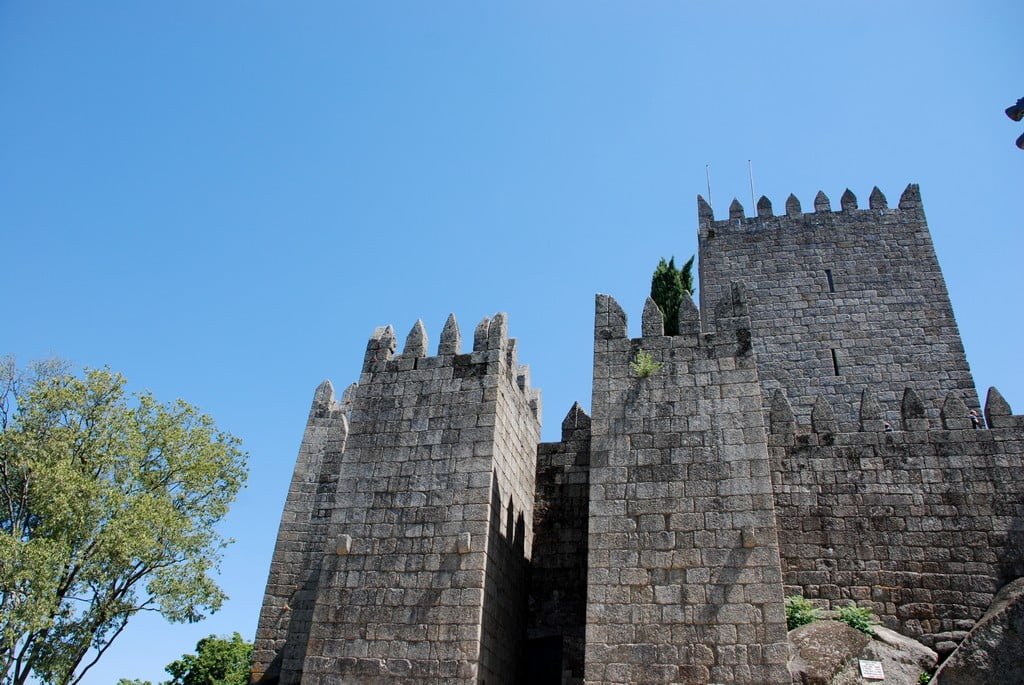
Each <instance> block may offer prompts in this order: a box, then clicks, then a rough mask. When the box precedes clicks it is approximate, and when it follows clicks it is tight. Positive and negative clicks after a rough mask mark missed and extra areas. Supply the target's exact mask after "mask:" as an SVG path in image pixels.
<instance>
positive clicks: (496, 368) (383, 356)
mask: <svg viewBox="0 0 1024 685" xmlns="http://www.w3.org/2000/svg"><path fill="white" fill-rule="evenodd" d="M461 345H462V334H461V333H460V331H459V323H458V321H457V320H456V318H455V314H449V315H448V318H447V320H446V321H445V324H444V328H443V329H442V331H441V338H440V340H439V342H438V345H437V354H436V355H434V356H428V348H429V337H428V334H427V329H426V326H425V325H424V324H423V320H422V319H417V320H416V323H415V324H413V327H412V328H411V329H410V331H409V334H408V335H407V336H406V339H405V345H404V346H403V348H402V351H401V352H400V353H399V354H395V351H396V349H397V347H398V344H397V338H396V336H395V330H394V328H393V327H392V326H391V324H388V325H386V326H379V327H378V328H377V329H375V330H374V332H373V335H372V336H370V340H369V341H368V342H367V344H366V354H365V356H364V358H363V379H362V382H364V383H372V382H374V381H375V379H378V376H379V375H380V374H393V373H402V372H412V371H428V370H429V371H430V372H432V373H433V372H434V371H435V370H438V369H446V368H448V369H451V370H452V375H451V376H450V377H454V378H464V377H467V376H474V377H482V376H487V375H494V374H504V375H505V376H506V377H507V378H508V379H509V380H510V381H511V383H512V384H513V385H514V386H516V387H518V388H519V390H520V391H521V392H522V393H523V395H524V396H525V397H526V399H527V401H528V402H529V403H530V407H531V409H532V410H533V412H534V415H535V416H539V412H540V391H539V390H538V389H536V388H532V387H531V386H530V367H529V366H527V365H525V364H520V363H519V360H518V351H517V350H518V343H517V341H516V339H515V338H510V337H509V334H508V315H507V314H505V313H504V312H499V313H497V314H495V315H494V316H493V317H484V318H483V319H482V320H481V321H480V323H479V324H477V326H476V329H475V330H474V333H473V349H472V351H471V352H468V353H466V354H462V353H461ZM442 375H444V374H442ZM431 377H434V376H433V375H432V376H431Z"/></svg>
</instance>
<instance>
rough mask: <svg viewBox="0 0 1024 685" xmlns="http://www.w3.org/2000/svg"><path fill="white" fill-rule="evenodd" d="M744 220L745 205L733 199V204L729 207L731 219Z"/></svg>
mask: <svg viewBox="0 0 1024 685" xmlns="http://www.w3.org/2000/svg"><path fill="white" fill-rule="evenodd" d="M742 218H744V212H743V205H741V204H740V201H739V200H737V199H736V198H733V199H732V203H731V204H730V205H729V219H730V220H732V219H742Z"/></svg>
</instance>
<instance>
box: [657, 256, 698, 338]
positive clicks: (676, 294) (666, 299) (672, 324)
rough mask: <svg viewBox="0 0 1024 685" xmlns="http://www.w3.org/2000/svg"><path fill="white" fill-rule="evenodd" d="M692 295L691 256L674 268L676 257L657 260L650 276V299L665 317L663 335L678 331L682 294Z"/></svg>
mask: <svg viewBox="0 0 1024 685" xmlns="http://www.w3.org/2000/svg"><path fill="white" fill-rule="evenodd" d="M684 294H685V295H693V257H690V259H689V260H687V262H686V264H683V268H682V269H676V258H675V257H672V258H671V259H669V260H668V262H666V261H665V259H664V258H662V259H661V260H659V261H658V266H657V268H656V269H655V270H654V275H652V276H651V299H652V300H654V302H655V303H656V304H657V305H658V308H659V309H660V310H661V315H662V317H664V319H665V335H678V333H679V305H680V303H681V302H682V301H683V296H684Z"/></svg>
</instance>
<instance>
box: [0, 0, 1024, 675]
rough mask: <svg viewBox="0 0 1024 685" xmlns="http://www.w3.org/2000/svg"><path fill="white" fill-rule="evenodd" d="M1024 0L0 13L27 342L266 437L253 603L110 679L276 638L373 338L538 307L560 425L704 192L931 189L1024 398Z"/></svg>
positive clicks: (252, 562) (984, 356) (12, 339)
mask: <svg viewBox="0 0 1024 685" xmlns="http://www.w3.org/2000/svg"><path fill="white" fill-rule="evenodd" d="M1022 27H1024V4H1022V3H1020V2H1019V0H1016V1H1007V2H985V3H967V2H962V3H950V2H935V1H932V2H894V3H881V2H870V3H821V2H800V3H793V2H773V3H768V2H761V3H735V2H715V3H710V2H709V3H701V4H699V5H698V4H697V3H683V2H674V3H669V2H644V3H626V2H621V3H611V2H560V3H548V2H515V3H490V2H488V3H477V2H444V3H442V2H429V3H428V2H392V3H354V2H348V3H342V2H313V1H308V2H290V3H284V2H278V3H267V2H240V1H235V2H210V1H209V0H203V1H202V2H184V1H181V2H173V3H172V2H163V3H156V2H134V1H133V2H113V1H110V2H92V3H81V2H62V3H57V2H47V1H45V0H32V1H29V0H24V1H19V0H7V1H6V2H0V237H2V246H3V247H2V249H3V253H2V254H3V279H4V285H5V292H6V296H5V298H4V300H5V302H4V312H3V319H2V321H3V323H2V327H0V330H2V331H3V335H2V337H0V352H5V353H13V354H15V355H17V357H18V358H19V359H20V360H21V361H23V362H27V361H28V360H31V359H34V358H39V357H45V356H48V355H58V356H61V357H65V358H67V359H69V360H70V361H71V362H72V363H73V364H75V365H77V366H86V365H88V366H99V365H109V366H111V367H112V368H114V369H117V370H119V371H122V372H123V373H124V374H126V375H127V377H128V379H129V381H130V383H131V385H132V387H133V388H135V389H142V388H148V389H150V390H152V391H153V392H154V393H155V394H156V395H157V397H159V398H162V399H164V400H168V401H169V400H172V399H174V398H177V397H182V398H184V399H186V400H188V401H190V402H192V403H194V404H197V405H199V406H200V407H202V408H203V409H205V410H206V411H208V412H209V413H210V414H212V415H213V416H214V417H215V418H216V419H217V421H218V423H219V424H220V425H221V426H222V427H223V428H224V429H226V430H228V431H230V432H232V433H234V434H236V435H238V436H240V437H241V438H242V439H243V440H244V441H245V445H246V447H247V449H248V451H249V452H250V455H251V476H250V479H249V486H248V488H247V490H246V491H245V492H244V493H243V494H242V496H241V497H240V499H239V501H238V502H237V504H236V505H235V507H234V509H233V511H232V514H231V515H230V518H229V519H228V520H227V521H226V523H225V525H224V530H225V532H226V533H227V534H228V535H231V536H233V537H234V538H236V540H237V542H236V544H235V545H234V546H233V547H231V548H230V550H229V552H228V555H227V559H226V560H225V563H224V565H223V569H222V574H221V576H220V582H221V583H222V584H223V586H224V587H225V588H226V590H227V592H228V593H229V594H230V595H231V601H230V602H229V603H228V604H227V605H226V606H225V608H224V609H223V610H222V611H221V612H220V613H219V614H217V615H215V616H214V617H213V618H211V619H209V620H208V621H206V622H204V623H201V624H198V625H193V626H170V625H167V624H164V623H163V622H161V621H160V620H159V619H151V618H140V619H137V620H136V621H135V622H134V625H132V626H130V627H129V629H128V631H127V632H126V634H125V635H124V636H122V638H120V642H119V644H117V645H116V646H115V647H114V648H112V649H111V651H110V652H109V653H108V655H107V656H105V657H104V660H103V661H101V662H100V665H99V666H98V667H96V668H95V669H94V671H93V672H92V673H91V675H90V676H89V677H88V678H87V679H86V683H87V684H89V685H98V684H109V683H113V682H114V681H116V680H117V678H119V677H140V678H148V679H152V680H158V679H160V678H162V677H163V676H164V674H163V671H162V669H163V666H164V665H165V664H167V663H168V662H169V661H171V660H173V659H174V658H177V657H178V656H179V655H181V654H182V653H183V652H186V651H189V650H191V649H192V648H193V646H194V644H195V642H196V640H197V639H199V638H200V637H203V636H205V635H207V634H209V633H219V634H224V633H230V632H231V631H233V630H238V631H240V632H242V633H243V634H244V635H245V636H246V637H250V638H251V637H252V635H253V633H254V631H255V625H256V619H257V614H258V611H259V604H260V600H261V597H262V593H263V587H264V583H265V581H266V574H267V569H268V566H269V560H270V554H271V551H272V546H273V542H274V537H275V534H276V529H277V522H278V517H279V514H280V510H281V506H282V503H283V500H284V496H285V492H286V489H287V484H288V480H289V478H290V474H291V469H292V465H293V463H294V459H295V455H296V450H297V447H298V443H299V439H300V436H301V433H302V429H303V426H304V421H305V416H306V412H307V411H308V407H309V402H310V399H311V397H312V393H313V389H314V388H315V387H316V385H317V383H319V382H320V381H321V380H322V379H323V378H325V377H326V378H331V379H332V380H333V381H334V383H335V386H336V387H338V388H339V389H340V388H343V387H344V386H346V385H348V384H349V383H350V382H352V381H354V380H356V378H357V376H358V372H359V365H360V361H361V359H362V355H363V350H364V346H365V344H366V339H367V338H368V337H369V335H370V334H371V333H372V331H373V329H374V327H375V326H378V325H381V324H385V323H392V324H394V325H395V327H396V330H397V331H398V333H399V335H400V336H401V338H403V339H404V336H405V334H406V333H407V332H408V330H409V329H410V328H411V327H412V325H413V323H414V322H415V320H416V319H417V317H422V318H423V320H424V322H425V323H426V326H427V330H428V333H429V335H430V337H431V346H432V349H433V345H435V344H436V341H437V338H438V336H439V334H440V330H441V326H442V325H443V323H444V320H445V317H446V316H447V315H448V313H449V312H455V314H456V316H457V317H458V319H459V321H460V323H461V325H462V329H463V335H464V337H465V336H467V335H469V336H471V334H472V328H473V326H475V324H476V323H477V321H479V319H480V318H482V317H483V316H485V315H489V314H492V313H494V312H496V311H506V312H508V313H509V320H510V330H511V333H512V335H513V336H515V337H517V338H519V341H520V359H521V360H522V361H524V362H526V363H529V364H530V365H531V368H532V371H533V382H534V384H535V385H537V386H539V387H541V388H542V389H543V392H544V407H545V409H544V421H545V429H544V435H545V436H546V437H547V438H548V439H553V438H555V437H556V436H557V430H558V425H559V423H560V421H561V419H562V417H563V415H564V414H565V412H566V411H567V410H568V409H569V407H570V405H571V404H572V402H573V401H574V400H576V399H579V400H580V401H581V402H582V403H583V404H584V405H585V406H587V407H589V399H590V398H589V393H590V364H591V354H592V348H591V341H592V328H591V327H592V318H593V296H594V293H595V292H607V293H610V294H612V295H614V296H615V297H616V298H617V299H618V300H619V301H620V302H621V303H622V304H623V306H624V307H625V308H626V310H627V312H628V313H629V314H630V316H631V318H632V319H633V322H632V330H633V331H634V333H637V332H638V330H639V326H638V318H639V314H640V311H641V309H642V305H643V299H644V296H645V294H646V290H647V288H648V286H649V278H650V272H651V271H652V269H653V267H654V265H655V263H656V262H657V260H658V258H659V257H661V256H666V257H667V256H670V255H675V256H676V258H677V259H679V260H682V259H685V258H687V257H689V256H690V255H691V254H692V253H693V252H694V251H695V250H696V237H695V236H696V206H695V196H696V194H697V193H704V192H705V165H707V164H710V165H711V173H712V190H713V200H714V204H715V207H716V210H717V212H718V215H719V216H720V217H724V216H725V212H726V210H727V206H728V203H729V201H730V200H731V199H732V197H733V196H737V197H739V198H740V199H741V201H742V202H743V203H744V205H745V206H746V207H747V208H748V210H750V209H751V206H750V190H749V185H748V179H747V160H748V159H750V160H753V168H754V182H755V185H756V191H757V194H758V195H761V194H765V195H767V196H768V197H769V198H770V199H771V200H772V201H773V203H774V205H775V207H776V208H781V207H782V206H783V204H784V201H785V198H786V196H787V195H788V194H789V193H791V192H792V193H795V194H796V195H797V196H798V197H799V198H800V199H801V201H802V202H803V206H804V207H805V208H810V207H811V206H812V198H813V196H814V194H815V193H816V192H817V191H818V190H819V189H821V190H824V191H825V192H826V193H827V194H828V195H829V196H830V197H831V198H832V201H833V206H837V205H838V200H839V196H840V194H841V193H842V191H843V190H844V189H845V188H846V187H849V188H850V189H852V190H853V191H854V192H855V193H856V194H857V196H858V197H859V198H860V200H861V201H862V202H864V203H866V202H867V196H868V194H869V192H870V191H871V188H872V186H874V185H878V186H879V187H880V188H881V189H882V190H883V192H885V193H886V194H887V195H888V197H889V200H890V203H894V202H895V201H896V199H897V198H898V197H899V194H900V192H902V190H903V189H904V188H905V187H906V185H907V183H910V182H916V183H920V185H921V192H922V195H923V198H924V203H925V210H926V213H927V215H928V219H929V224H930V226H931V230H932V234H933V237H934V240H935V245H936V250H937V252H938V255H939V260H940V262H941V264H942V266H943V269H944V271H945V275H946V279H947V282H948V286H949V291H950V296H951V298H952V301H953V306H954V309H955V311H956V316H957V319H958V321H959V323H960V327H961V332H962V334H963V339H964V344H965V346H966V348H967V355H968V359H969V361H970V363H971V366H972V369H973V371H974V373H975V378H976V380H977V383H978V387H979V389H980V391H981V392H982V393H984V391H985V389H986V388H987V387H988V386H989V385H996V386H997V387H999V388H1000V390H1001V391H1002V392H1003V394H1004V395H1005V396H1006V398H1007V399H1008V400H1009V402H1010V404H1011V405H1015V406H1016V409H1017V410H1018V411H1021V410H1024V372H1022V371H1021V365H1020V360H1019V358H1020V350H1021V342H1020V337H1021V333H1022V331H1021V314H1022V305H1021V298H1022V297H1024V287H1022V285H1021V279H1020V270H1021V255H1022V247H1024V238H1022V231H1021V229H1022V227H1024V226H1022V224H1024V218H1022V217H1024V212H1022V210H1024V207H1022V202H1024V193H1022V190H1024V187H1022V182H1024V151H1021V150H1018V149H1016V148H1015V147H1014V145H1013V141H1014V139H1015V138H1016V137H1017V136H1018V135H1020V134H1021V133H1022V132H1024V124H1014V123H1013V122H1011V121H1010V120H1009V119H1007V118H1006V117H1005V116H1004V115H1003V111H1002V110H1003V109H1004V108H1005V107H1007V106H1008V105H1010V104H1011V103H1012V102H1013V101H1014V100H1016V98H1018V97H1021V96H1024V78H1022V74H1024V41H1022V37H1021V36H1022V34H1021V28H1022Z"/></svg>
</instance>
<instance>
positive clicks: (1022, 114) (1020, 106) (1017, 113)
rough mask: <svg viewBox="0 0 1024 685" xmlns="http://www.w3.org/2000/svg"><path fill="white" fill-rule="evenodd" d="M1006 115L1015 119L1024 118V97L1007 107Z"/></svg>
mask: <svg viewBox="0 0 1024 685" xmlns="http://www.w3.org/2000/svg"><path fill="white" fill-rule="evenodd" d="M1006 116H1008V117H1010V118H1011V119H1013V120H1014V121H1020V120H1021V119H1024V98H1021V99H1020V100H1017V104H1015V105H1010V106H1009V107H1007V108H1006Z"/></svg>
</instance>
